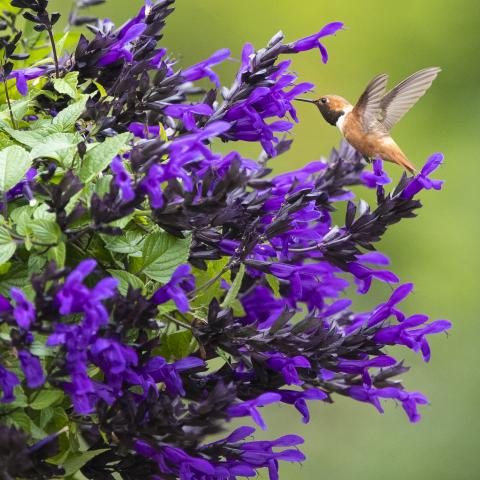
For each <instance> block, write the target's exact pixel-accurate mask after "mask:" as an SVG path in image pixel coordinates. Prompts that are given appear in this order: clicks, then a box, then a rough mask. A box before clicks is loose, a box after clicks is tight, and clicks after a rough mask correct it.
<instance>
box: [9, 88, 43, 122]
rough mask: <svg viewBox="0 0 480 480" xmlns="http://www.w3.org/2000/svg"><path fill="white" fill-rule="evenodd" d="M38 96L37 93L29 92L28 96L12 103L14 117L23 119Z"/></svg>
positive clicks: (18, 119)
mask: <svg viewBox="0 0 480 480" xmlns="http://www.w3.org/2000/svg"><path fill="white" fill-rule="evenodd" d="M36 96H37V94H36V93H32V92H29V94H28V95H27V96H26V97H23V98H20V99H19V100H16V101H15V102H14V103H13V104H12V113H13V118H14V119H15V120H16V121H17V122H19V121H21V120H22V119H23V117H24V116H25V115H26V114H27V112H28V110H29V108H30V107H31V106H32V103H33V100H34V98H35V97H36ZM7 111H8V110H7ZM9 116H10V115H8V117H7V118H9Z"/></svg>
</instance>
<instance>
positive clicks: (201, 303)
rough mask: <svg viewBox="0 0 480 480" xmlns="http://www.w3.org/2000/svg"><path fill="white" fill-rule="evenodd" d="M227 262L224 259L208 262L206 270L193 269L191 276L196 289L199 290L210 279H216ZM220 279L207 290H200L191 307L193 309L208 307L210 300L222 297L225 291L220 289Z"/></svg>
mask: <svg viewBox="0 0 480 480" xmlns="http://www.w3.org/2000/svg"><path fill="white" fill-rule="evenodd" d="M227 262H228V259H227V258H226V257H224V258H221V259H220V260H214V261H210V262H208V263H207V269H206V270H199V269H197V268H194V269H193V274H194V275H195V285H196V287H197V288H199V287H201V286H202V285H204V284H206V283H207V282H208V281H210V280H211V279H212V278H214V277H217V276H218V275H219V274H220V273H221V272H222V270H223V269H224V267H225V265H226V264H227ZM225 275H226V274H225ZM221 279H222V277H220V278H219V279H218V280H217V281H216V282H213V283H212V284H211V285H210V286H209V287H208V288H203V289H201V290H200V292H199V293H198V294H197V295H196V297H195V299H194V300H193V302H192V305H193V306H194V307H208V305H210V302H211V301H212V299H214V298H220V297H222V296H223V295H224V293H225V290H224V289H223V288H222V287H221Z"/></svg>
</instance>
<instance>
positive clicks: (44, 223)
mask: <svg viewBox="0 0 480 480" xmlns="http://www.w3.org/2000/svg"><path fill="white" fill-rule="evenodd" d="M30 228H31V230H32V235H33V238H34V239H35V240H37V241H38V242H40V243H44V244H46V245H50V244H56V243H57V242H58V240H59V238H60V236H61V234H62V231H61V229H60V227H59V226H58V224H57V222H55V221H54V220H41V219H40V220H33V221H32V222H31V223H30Z"/></svg>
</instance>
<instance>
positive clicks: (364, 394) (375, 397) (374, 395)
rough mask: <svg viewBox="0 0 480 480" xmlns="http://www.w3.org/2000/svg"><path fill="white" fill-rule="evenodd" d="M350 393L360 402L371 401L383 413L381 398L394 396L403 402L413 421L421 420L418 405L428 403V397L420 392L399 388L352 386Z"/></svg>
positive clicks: (393, 397)
mask: <svg viewBox="0 0 480 480" xmlns="http://www.w3.org/2000/svg"><path fill="white" fill-rule="evenodd" d="M348 394H349V395H350V396H351V397H352V398H354V399H355V400H359V401H360V402H368V403H371V404H372V405H373V406H374V407H375V408H376V409H377V410H378V411H379V412H380V413H383V408H382V405H381V403H380V400H379V399H380V398H392V399H395V400H398V401H400V402H401V403H402V407H403V409H404V410H405V412H406V414H407V415H408V418H409V420H410V421H411V422H412V423H416V422H418V421H419V420H420V418H421V417H420V415H419V413H418V411H417V405H426V404H427V403H428V400H427V398H426V397H425V396H424V395H422V394H421V393H420V392H405V391H404V390H400V389H398V388H392V387H386V388H377V389H375V388H370V387H357V386H353V387H350V389H349V392H348Z"/></svg>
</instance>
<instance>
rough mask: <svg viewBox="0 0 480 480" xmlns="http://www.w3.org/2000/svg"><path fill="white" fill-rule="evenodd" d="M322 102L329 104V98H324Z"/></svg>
mask: <svg viewBox="0 0 480 480" xmlns="http://www.w3.org/2000/svg"><path fill="white" fill-rule="evenodd" d="M320 101H321V102H322V103H327V102H328V98H325V97H322V98H321V99H320Z"/></svg>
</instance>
